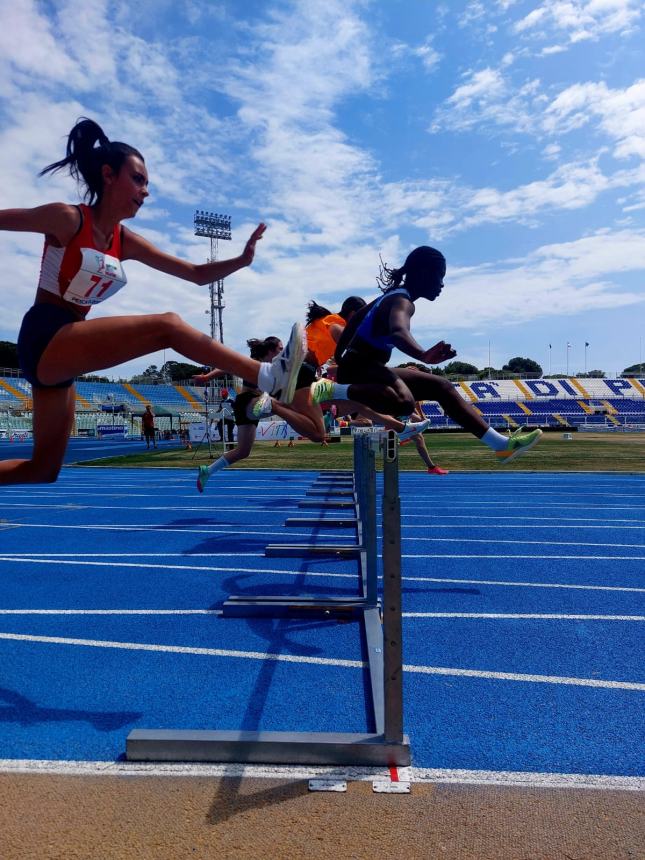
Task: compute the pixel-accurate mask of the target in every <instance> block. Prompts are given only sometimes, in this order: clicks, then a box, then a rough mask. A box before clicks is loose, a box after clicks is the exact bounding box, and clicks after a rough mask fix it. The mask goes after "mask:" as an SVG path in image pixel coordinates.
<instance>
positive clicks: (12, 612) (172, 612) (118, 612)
mask: <svg viewBox="0 0 645 860" xmlns="http://www.w3.org/2000/svg"><path fill="white" fill-rule="evenodd" d="M220 614H221V611H220V610H219V609H0V615H220Z"/></svg>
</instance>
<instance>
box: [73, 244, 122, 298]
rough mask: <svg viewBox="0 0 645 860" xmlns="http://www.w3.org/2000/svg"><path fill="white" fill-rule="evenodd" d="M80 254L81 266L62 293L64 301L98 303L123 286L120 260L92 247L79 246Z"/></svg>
mask: <svg viewBox="0 0 645 860" xmlns="http://www.w3.org/2000/svg"><path fill="white" fill-rule="evenodd" d="M81 254H82V255H83V258H82V261H81V268H80V269H79V270H78V272H77V273H76V275H74V277H73V278H72V280H71V281H70V284H69V286H68V287H67V289H66V290H65V292H64V293H63V298H64V299H65V300H66V301H68V302H74V304H75V305H86V306H87V305H98V304H99V302H103V301H105V299H108V298H109V297H110V296H113V295H114V294H115V293H116V292H118V291H119V290H120V289H121V287H123V286H125V284H126V282H127V278H126V276H125V272H124V271H123V266H122V265H121V260H117V258H116V257H111V256H110V255H109V254H104V253H103V252H102V251H97V250H95V249H94V248H81Z"/></svg>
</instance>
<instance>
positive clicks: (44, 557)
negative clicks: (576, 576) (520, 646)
mask: <svg viewBox="0 0 645 860" xmlns="http://www.w3.org/2000/svg"><path fill="white" fill-rule="evenodd" d="M72 556H73V558H72ZM210 556H211V553H209V552H200V553H198V552H195V553H190V554H189V555H184V554H183V553H176V552H168V553H166V552H163V553H162V552H137V553H111V552H96V553H30V554H29V556H26V555H24V554H23V553H5V555H4V556H0V562H3V561H4V562H14V561H19V562H24V563H26V564H53V563H55V564H59V565H64V564H67V565H77V566H90V567H110V568H114V567H134V568H138V567H140V568H152V569H153V570H202V571H208V572H211V571H212V572H220V571H224V572H227V573H231V572H232V573H241V574H247V573H259V574H263V573H271V574H279V575H281V576H293V577H303V576H307V577H309V576H317V577H323V578H325V577H332V578H337V579H356V573H332V572H331V571H329V572H325V571H312V570H306V571H304V570H287V569H284V570H283V569H282V568H270V567H269V568H267V567H245V568H240V567H220V566H213V565H186V564H147V563H145V562H124V561H111V562H108V561H87V560H86V559H87V558H122V557H125V558H184V559H186V558H200V557H201V558H210ZM403 581H404V582H435V583H449V584H458V585H494V586H502V587H507V586H510V587H513V588H569V589H576V590H583V591H633V592H638V593H640V592H645V588H635V587H633V586H624V585H576V584H572V583H565V582H512V581H509V580H504V579H455V578H451V577H437V576H404V577H403Z"/></svg>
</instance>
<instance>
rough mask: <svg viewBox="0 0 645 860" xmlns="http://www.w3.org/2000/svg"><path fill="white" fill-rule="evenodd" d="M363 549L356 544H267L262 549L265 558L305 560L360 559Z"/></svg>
mask: <svg viewBox="0 0 645 860" xmlns="http://www.w3.org/2000/svg"><path fill="white" fill-rule="evenodd" d="M362 550H363V547H362V546H360V545H358V544H331V543H330V544H327V545H325V544H314V543H292V544H289V543H268V544H267V545H266V546H265V548H264V555H265V556H266V557H267V558H306V557H307V556H316V555H330V556H333V557H335V558H338V557H339V556H342V558H360V555H361V552H362Z"/></svg>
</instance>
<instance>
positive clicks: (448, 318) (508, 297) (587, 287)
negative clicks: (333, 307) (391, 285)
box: [414, 230, 645, 343]
mask: <svg viewBox="0 0 645 860" xmlns="http://www.w3.org/2000/svg"><path fill="white" fill-rule="evenodd" d="M644 268H645V230H622V231H613V232H611V231H604V232H600V233H597V234H595V235H592V236H587V237H584V238H582V239H578V240H576V241H573V242H566V243H559V244H552V245H544V246H542V247H540V248H538V249H536V250H535V251H534V252H533V253H532V254H530V255H528V257H526V258H525V259H522V260H516V259H515V260H514V259H510V260H507V261H500V262H499V263H495V264H490V265H483V266H474V267H469V268H457V269H453V267H452V266H451V261H450V259H449V260H448V272H447V275H446V286H445V288H444V291H443V292H442V294H441V297H440V298H439V299H438V300H437V301H436V302H433V303H427V302H419V303H418V305H417V313H416V314H415V317H414V332H415V336H417V335H418V339H420V342H421V343H424V342H428V343H430V342H431V341H432V338H433V337H435V336H436V333H437V331H442V332H450V331H454V330H459V329H462V330H465V329H468V330H471V329H472V330H475V331H476V330H477V329H480V328H482V327H490V325H495V326H496V327H497V328H499V327H503V326H509V325H517V324H524V323H527V322H529V321H531V320H533V321H535V320H539V319H540V318H544V317H563V316H572V317H573V316H574V315H575V314H578V313H581V312H588V311H592V310H603V309H612V308H618V307H629V306H630V305H637V304H638V305H642V304H643V303H644V302H645V293H643V291H640V292H637V291H633V290H631V291H630V290H626V289H624V288H621V287H619V286H617V285H616V283H615V279H616V278H617V277H618V276H619V275H620V274H621V273H625V272H638V271H642V270H643V269H644Z"/></svg>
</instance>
